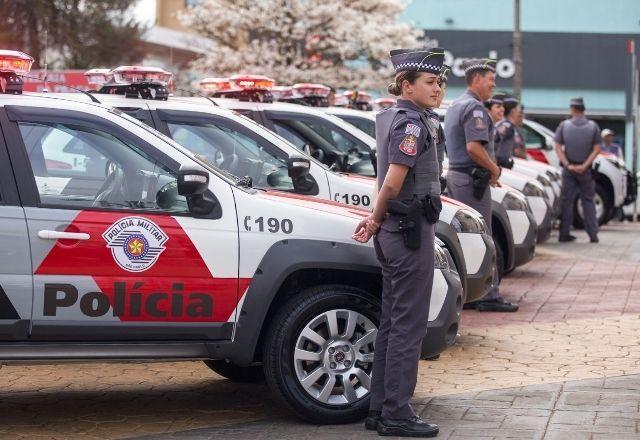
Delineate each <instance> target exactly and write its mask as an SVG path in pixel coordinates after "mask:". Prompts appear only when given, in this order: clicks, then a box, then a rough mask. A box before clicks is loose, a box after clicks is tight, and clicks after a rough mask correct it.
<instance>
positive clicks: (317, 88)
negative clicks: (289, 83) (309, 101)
mask: <svg viewBox="0 0 640 440" xmlns="http://www.w3.org/2000/svg"><path fill="white" fill-rule="evenodd" d="M293 89H294V90H295V91H296V92H298V93H299V94H301V95H302V96H319V97H322V98H326V97H327V96H329V94H330V93H331V88H329V87H327V86H325V85H323V84H311V83H302V84H294V85H293Z"/></svg>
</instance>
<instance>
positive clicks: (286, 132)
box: [273, 122, 306, 150]
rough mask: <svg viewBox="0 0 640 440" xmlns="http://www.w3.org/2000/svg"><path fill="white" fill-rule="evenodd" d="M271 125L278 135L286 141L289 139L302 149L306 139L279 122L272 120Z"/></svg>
mask: <svg viewBox="0 0 640 440" xmlns="http://www.w3.org/2000/svg"><path fill="white" fill-rule="evenodd" d="M273 125H274V127H275V129H276V133H278V134H279V135H280V136H282V137H283V138H285V139H286V140H287V141H289V142H290V143H292V144H293V145H295V146H296V147H298V148H299V149H301V150H303V149H304V146H305V145H306V141H305V140H304V139H303V138H302V137H300V136H298V135H297V134H296V133H295V132H294V131H293V130H291V129H290V128H288V127H286V126H285V125H283V124H281V123H280V122H274V123H273Z"/></svg>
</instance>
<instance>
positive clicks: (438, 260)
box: [433, 245, 449, 270]
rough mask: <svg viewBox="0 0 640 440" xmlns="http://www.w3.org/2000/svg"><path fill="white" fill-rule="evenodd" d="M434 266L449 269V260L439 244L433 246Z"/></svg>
mask: <svg viewBox="0 0 640 440" xmlns="http://www.w3.org/2000/svg"><path fill="white" fill-rule="evenodd" d="M433 249H434V257H435V258H434V259H433V261H434V267H435V268H436V269H442V270H449V261H448V259H447V254H446V252H445V251H444V249H442V248H441V247H440V246H438V245H435V246H434V248H433Z"/></svg>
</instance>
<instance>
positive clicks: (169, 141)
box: [109, 108, 239, 185]
mask: <svg viewBox="0 0 640 440" xmlns="http://www.w3.org/2000/svg"><path fill="white" fill-rule="evenodd" d="M109 111H110V112H111V113H113V114H115V115H117V116H120V117H121V118H124V119H126V120H128V121H129V122H132V123H134V124H135V125H137V126H138V127H140V128H142V129H143V130H145V131H147V132H148V133H150V134H152V135H154V136H155V137H157V138H159V139H161V140H162V141H164V142H166V143H167V144H169V145H171V146H172V147H173V148H175V149H176V150H178V151H180V152H182V153H184V154H186V155H187V156H189V157H190V158H191V159H193V160H195V161H196V162H198V163H200V164H201V165H203V166H204V167H205V168H208V169H210V170H211V171H215V172H217V173H218V175H221V177H223V178H226V179H227V180H230V181H231V183H233V184H234V185H237V184H238V180H239V178H238V177H237V176H234V175H233V174H231V173H229V172H227V171H225V170H221V169H218V168H216V167H215V165H214V164H212V163H209V162H207V161H206V159H204V158H202V157H198V155H197V154H194V153H192V152H191V151H189V149H187V148H185V147H183V146H182V145H180V144H179V143H178V142H176V141H174V140H173V139H171V138H170V137H169V136H166V135H164V134H163V133H161V132H159V131H158V130H155V129H154V128H153V127H149V126H148V125H147V124H145V123H144V122H142V121H140V120H138V119H136V118H134V117H133V116H130V115H128V114H126V113H125V112H123V111H122V110H119V109H117V108H113V109H109Z"/></svg>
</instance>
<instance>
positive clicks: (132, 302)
mask: <svg viewBox="0 0 640 440" xmlns="http://www.w3.org/2000/svg"><path fill="white" fill-rule="evenodd" d="M5 109H6V113H7V116H8V122H6V123H5V125H6V127H3V128H6V129H8V130H9V131H10V132H11V133H10V134H11V136H10V137H11V141H10V143H9V144H10V145H9V151H10V154H11V158H12V162H13V163H15V164H19V165H18V166H21V173H22V174H23V175H25V176H29V178H28V179H25V182H24V184H23V185H21V187H20V195H21V198H22V199H23V200H24V201H26V204H25V208H24V209H25V216H26V221H27V226H28V229H29V240H30V245H31V249H32V255H33V258H32V260H33V263H32V271H33V274H34V277H33V279H34V295H33V303H34V305H33V312H32V329H31V339H32V340H122V339H129V340H130V339H134V340H148V339H165V340H167V339H170V340H181V339H215V340H220V339H230V338H231V335H232V331H233V323H234V322H235V307H236V305H237V301H238V289H239V288H240V287H241V282H240V280H239V279H238V236H237V220H236V213H235V206H234V203H233V196H232V193H231V189H230V188H229V187H228V185H221V186H220V187H219V189H217V190H216V191H215V193H213V194H211V197H213V198H214V199H216V200H217V201H218V204H217V205H216V206H217V209H215V210H214V211H213V212H212V213H211V214H210V215H208V216H206V217H205V218H199V217H195V216H194V215H192V214H191V213H190V211H189V209H188V207H187V203H186V200H185V198H184V197H183V196H180V195H178V192H177V185H176V176H177V172H178V170H179V167H180V163H179V162H178V161H177V160H175V159H174V158H173V156H172V155H171V153H169V154H167V151H161V150H160V149H158V148H155V147H154V144H152V143H151V141H147V140H145V139H147V138H149V137H150V138H153V137H154V136H156V135H154V134H152V133H151V132H147V131H145V130H144V129H142V128H141V127H140V126H141V125H142V124H140V123H137V124H138V125H135V124H134V123H133V122H131V124H134V125H133V127H132V128H131V129H124V128H123V127H122V126H121V125H120V124H118V123H116V122H114V121H113V120H109V119H105V118H102V117H99V116H94V115H92V114H89V113H86V112H78V111H74V110H65V109H48V108H40V107H25V106H8V107H5ZM105 113H106V112H105ZM112 117H113V118H114V119H115V118H121V119H124V117H119V116H117V115H112ZM125 122H126V121H125ZM135 130H137V132H138V135H135V134H133V132H135ZM5 131H6V130H5ZM132 131H133V132H132ZM141 133H142V134H144V133H146V134H147V136H146V137H145V136H142V137H141V136H140V134H141ZM158 136H160V135H158ZM159 139H160V138H159V137H156V138H155V139H153V142H156V143H157V142H158V141H159ZM163 145H165V149H166V150H167V149H168V150H173V149H172V148H170V147H168V146H167V145H168V144H163ZM174 151H175V154H177V155H178V156H180V154H181V153H179V152H177V150H174ZM182 158H184V156H182ZM243 283H245V284H246V283H248V281H246V280H245V281H243ZM244 288H246V285H245V286H244Z"/></svg>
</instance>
